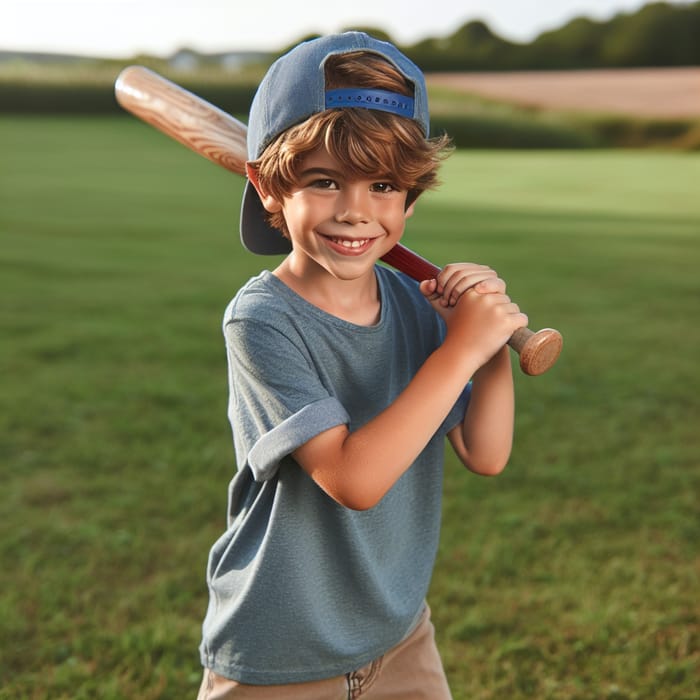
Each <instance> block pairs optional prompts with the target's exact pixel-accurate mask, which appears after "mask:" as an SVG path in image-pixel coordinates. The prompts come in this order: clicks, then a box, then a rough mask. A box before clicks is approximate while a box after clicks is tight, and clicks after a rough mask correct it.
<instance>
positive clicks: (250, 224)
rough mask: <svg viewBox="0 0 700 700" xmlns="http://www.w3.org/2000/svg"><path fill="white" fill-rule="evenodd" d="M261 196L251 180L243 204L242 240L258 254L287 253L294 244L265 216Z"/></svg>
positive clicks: (251, 250)
mask: <svg viewBox="0 0 700 700" xmlns="http://www.w3.org/2000/svg"><path fill="white" fill-rule="evenodd" d="M266 213H267V212H266V211H265V207H263V204H262V202H261V201H260V197H258V193H257V192H256V190H255V187H253V186H252V185H251V184H250V182H247V183H246V186H245V190H244V191H243V203H242V204H241V223H240V227H241V242H242V243H243V245H244V246H245V247H246V248H247V249H248V250H249V251H250V252H251V253H256V254H257V255H286V254H287V253H290V252H291V250H292V244H291V243H290V242H289V239H287V238H285V237H284V236H283V235H282V233H281V232H280V231H278V230H277V229H276V228H272V227H271V226H270V225H269V224H268V223H267V219H266V217H265V215H266Z"/></svg>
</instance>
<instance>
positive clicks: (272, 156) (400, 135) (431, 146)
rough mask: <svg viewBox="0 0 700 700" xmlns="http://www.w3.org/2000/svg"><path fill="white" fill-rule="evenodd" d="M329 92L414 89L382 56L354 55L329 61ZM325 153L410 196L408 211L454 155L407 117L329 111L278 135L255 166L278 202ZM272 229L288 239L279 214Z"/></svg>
mask: <svg viewBox="0 0 700 700" xmlns="http://www.w3.org/2000/svg"><path fill="white" fill-rule="evenodd" d="M325 71H326V88H328V89H334V88H341V87H367V88H375V89H380V90H389V91H391V92H397V93H400V94H403V95H409V96H411V95H412V94H413V88H412V86H411V84H410V83H409V82H408V81H407V80H406V79H405V78H404V77H403V76H402V75H401V73H400V72H399V71H398V70H396V68H394V66H393V65H391V64H390V63H388V62H387V61H386V60H384V59H382V58H381V57H380V56H377V55H374V54H371V53H366V52H364V53H363V52H360V51H356V52H352V53H347V54H340V55H334V56H330V57H329V58H328V59H327V60H326V64H325ZM321 147H325V148H326V150H327V151H328V153H330V154H331V156H333V157H334V158H335V159H336V160H338V161H339V162H341V163H343V164H344V165H345V167H346V168H347V171H348V175H349V176H350V177H372V178H373V177H381V178H382V179H383V178H387V179H390V181H391V182H393V183H394V184H395V185H396V186H397V187H399V188H400V189H402V190H406V191H407V197H406V206H407V207H408V206H409V205H410V204H411V203H412V202H414V201H415V200H416V198H417V197H418V196H419V195H420V194H421V193H422V192H423V191H425V190H426V189H430V188H432V187H435V186H436V185H437V184H438V183H437V171H438V168H439V165H440V163H441V161H442V160H443V159H444V158H445V157H446V156H447V155H448V153H449V152H450V151H451V145H450V139H449V138H448V137H447V136H440V137H437V138H426V137H425V135H424V134H423V131H422V129H421V127H420V125H419V124H418V123H417V122H415V121H413V120H412V119H408V118H406V117H402V116H398V115H394V114H391V113H387V112H380V111H376V110H371V109H331V110H326V111H325V112H320V113H318V114H314V115H312V116H311V117H309V118H308V119H307V120H306V121H304V122H302V123H301V124H297V125H296V126H293V127H291V128H289V129H287V130H286V131H284V132H283V133H282V134H280V135H279V136H278V137H277V138H276V139H275V140H274V141H273V142H272V143H271V144H270V145H268V146H267V148H266V149H265V151H264V152H263V154H262V156H261V157H260V158H259V159H258V160H257V161H255V162H254V163H253V166H254V167H255V168H256V169H257V171H258V181H259V183H260V185H261V187H262V189H263V190H264V191H265V192H267V193H268V194H271V195H272V196H274V197H275V198H276V199H278V200H282V199H283V198H284V197H285V196H288V195H289V194H291V192H292V191H293V189H294V187H295V186H296V184H297V181H298V178H297V173H298V169H299V167H300V164H301V161H302V159H303V158H304V156H306V155H308V154H309V153H311V152H313V151H315V150H316V149H318V148H321ZM268 222H269V224H270V225H271V226H273V227H274V228H277V229H279V230H280V231H282V232H283V233H285V234H286V233H287V227H286V224H285V222H284V216H283V215H282V213H281V212H277V213H275V214H270V215H268Z"/></svg>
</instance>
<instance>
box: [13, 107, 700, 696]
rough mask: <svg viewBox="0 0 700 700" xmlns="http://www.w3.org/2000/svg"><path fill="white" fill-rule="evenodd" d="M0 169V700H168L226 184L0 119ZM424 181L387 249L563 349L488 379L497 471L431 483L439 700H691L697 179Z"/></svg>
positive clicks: (229, 244) (79, 132)
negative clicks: (466, 279)
mask: <svg viewBox="0 0 700 700" xmlns="http://www.w3.org/2000/svg"><path fill="white" fill-rule="evenodd" d="M0 154H1V155H0V280H1V281H2V292H3V293H2V305H1V306H0V333H1V334H2V343H1V344H0V360H1V363H2V365H1V366H2V390H1V391H0V421H1V427H0V436H1V437H0V440H1V443H0V470H1V471H0V475H1V477H2V484H3V498H2V499H1V500H0V639H1V640H2V641H1V642H0V644H1V647H0V698H3V699H5V698H6V699H10V698H12V699H13V700H14V699H19V698H21V699H24V698H27V699H31V700H38V699H40V698H41V699H43V698H46V699H49V698H50V699H51V700H58V699H65V700H68V699H70V700H78V699H81V700H82V699H85V700H87V699H88V698H90V699H92V698H106V699H112V698H113V699H117V698H129V699H139V700H150V699H155V698H168V699H171V698H194V697H195V696H196V690H197V687H198V685H199V679H200V677H201V669H200V666H199V661H198V655H197V645H198V643H199V630H200V624H201V619H202V616H203V614H204V611H205V607H206V602H207V598H206V589H205V584H204V569H205V563H206V557H207V553H208V549H209V546H210V545H211V543H212V542H213V541H214V539H215V538H216V537H217V536H218V535H219V533H220V532H221V529H222V528H223V526H224V522H225V508H226V488H227V484H228V481H229V479H230V477H231V475H232V474H233V472H234V469H235V465H234V462H233V450H232V446H231V438H230V430H229V426H228V423H227V420H226V392H227V387H226V372H225V357H224V352H223V341H222V336H221V330H220V322H221V316H222V313H223V309H224V307H225V305H226V303H227V302H228V300H229V298H230V297H231V296H232V295H233V294H234V293H235V291H236V290H237V288H238V287H239V286H240V285H241V284H242V283H243V282H244V281H245V280H246V279H247V278H248V277H249V276H251V275H252V274H255V273H256V272H257V271H258V270H259V269H260V268H261V267H263V266H273V265H274V264H275V262H276V261H275V260H274V259H272V260H267V259H261V258H256V257H255V256H252V255H250V254H246V253H244V252H243V251H242V249H241V246H240V244H239V243H238V233H237V216H238V204H239V199H240V193H241V189H242V181H241V180H240V179H239V178H237V177H235V176H233V175H231V174H230V173H227V172H225V171H223V170H221V169H219V168H217V167H216V166H214V165H212V164H210V163H209V162H208V161H205V160H204V159H202V158H200V157H198V156H197V155H195V154H192V153H190V152H189V151H187V150H186V149H184V148H183V147H181V146H179V145H177V144H175V143H173V142H172V141H170V140H168V139H167V138H166V137H165V136H162V135H160V134H158V133H156V132H154V131H153V130H152V129H151V128H150V127H147V126H145V125H142V124H140V123H138V122H137V121H136V120H134V119H132V118H129V117H124V118H122V119H119V118H114V119H110V118H104V119H72V120H69V119H51V118H26V119H19V118H16V119H15V118H12V119H10V118H2V119H0ZM443 181H444V182H443V185H442V188H441V189H440V191H438V192H436V193H431V194H429V195H426V196H425V197H424V200H423V201H422V202H420V203H419V206H418V207H417V209H416V213H415V215H414V217H413V218H412V219H411V220H410V221H409V227H408V231H407V234H406V237H405V242H406V243H407V244H408V245H409V246H411V247H413V248H415V249H417V250H419V251H420V252H421V253H422V254H423V255H425V256H426V257H429V258H431V259H433V260H434V261H435V262H436V263H438V264H444V263H447V262H449V261H453V260H474V261H478V262H484V263H488V264H489V265H491V266H493V267H495V268H496V269H497V270H499V272H500V273H501V275H502V276H503V277H504V278H505V279H506V280H507V281H508V283H509V291H510V293H511V295H512V296H513V297H514V298H515V299H516V300H517V301H518V302H519V303H520V304H521V306H522V307H523V308H524V309H525V310H526V311H527V312H528V313H529V316H530V322H531V327H533V328H536V327H543V326H555V327H557V328H559V329H560V330H561V331H562V333H563V335H564V338H565V347H564V352H563V354H562V357H561V358H560V360H559V362H558V364H557V365H556V366H555V367H554V368H553V369H552V370H551V371H550V373H548V374H546V375H543V376H541V377H535V378H533V377H525V376H524V375H522V374H520V373H519V372H518V371H517V370H516V376H517V392H518V399H517V411H518V413H517V432H516V439H515V445H514V450H513V456H512V460H511V464H510V465H509V467H508V469H507V470H506V471H505V472H504V473H503V474H502V475H501V476H499V477H497V478H495V479H483V478H479V477H476V476H474V475H471V474H469V473H467V472H465V471H464V470H462V469H461V468H459V467H458V466H457V464H456V461H455V460H454V459H453V458H452V457H449V458H448V461H447V465H446V480H445V505H444V527H443V538H442V547H441V551H440V554H439V558H438V561H437V565H436V572H435V576H434V580H433V585H432V589H431V591H430V596H429V602H430V604H431V606H432V609H433V616H434V621H435V624H436V629H437V638H438V643H439V645H440V647H441V650H442V653H443V657H444V660H445V664H446V667H447V671H448V674H449V677H450V680H451V684H452V687H453V692H454V697H455V700H467V699H469V700H472V699H479V700H487V699H488V700H491V699H494V700H496V699H498V700H501V699H506V700H511V699H518V698H552V699H573V698H576V699H581V700H583V699H588V698H592V699H593V698H594V699H607V700H639V699H642V698H645V699H646V698H648V699H650V700H651V699H653V700H672V699H673V700H681V699H683V700H691V699H697V698H700V691H699V690H698V688H699V687H700V676H699V674H698V668H699V665H700V605H699V603H698V601H699V600H700V598H699V597H698V591H700V556H699V554H700V552H699V548H698V543H699V542H700V519H699V516H700V512H699V508H698V497H699V493H700V465H699V464H698V462H699V461H700V451H699V448H700V438H699V437H698V426H699V425H700V391H699V390H700V371H699V369H698V359H697V358H698V347H700V329H699V324H698V320H699V311H700V275H699V274H698V269H700V197H698V194H700V192H699V187H700V185H699V184H698V183H700V154H682V153H662V152H653V151H647V152H621V151H607V152H602V151H600V152H596V151H591V152H585V151H580V152H575V153H574V152H487V151H475V152H459V153H457V154H455V155H454V156H453V157H452V158H451V159H450V160H449V161H448V162H447V164H446V165H445V167H444V170H443ZM387 350H388V351H390V349H387ZM290 643H291V644H293V643H294V640H290Z"/></svg>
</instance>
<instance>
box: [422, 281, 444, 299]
mask: <svg viewBox="0 0 700 700" xmlns="http://www.w3.org/2000/svg"><path fill="white" fill-rule="evenodd" d="M419 288H420V291H421V294H423V296H424V297H425V298H426V299H427V300H428V301H436V300H437V299H439V298H440V297H441V296H442V295H441V294H440V293H439V292H438V290H437V289H438V283H437V280H435V279H430V280H423V281H422V282H421V283H420V286H419Z"/></svg>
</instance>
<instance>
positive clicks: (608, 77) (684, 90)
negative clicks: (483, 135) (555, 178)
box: [426, 68, 700, 118]
mask: <svg viewBox="0 0 700 700" xmlns="http://www.w3.org/2000/svg"><path fill="white" fill-rule="evenodd" d="M426 77H427V80H428V83H429V84H432V85H444V86H447V87H451V88H456V89H460V90H465V91H467V92H473V93H476V94H478V95H483V96H484V97H491V98H495V99H498V100H505V101H508V102H515V103H517V104H522V105H529V106H534V107H544V108H554V109H573V110H585V111H591V112H606V113H613V114H614V113H619V114H636V115H638V116H648V117H667V118H673V117H683V118H688V117H691V118H692V117H697V118H700V68H642V69H629V70H612V69H611V70H591V71H552V72H549V71H538V72H517V73H431V74H429V75H428V76H426Z"/></svg>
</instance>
